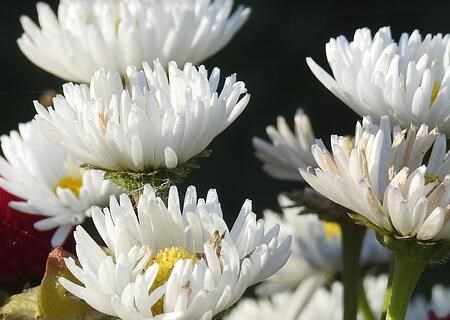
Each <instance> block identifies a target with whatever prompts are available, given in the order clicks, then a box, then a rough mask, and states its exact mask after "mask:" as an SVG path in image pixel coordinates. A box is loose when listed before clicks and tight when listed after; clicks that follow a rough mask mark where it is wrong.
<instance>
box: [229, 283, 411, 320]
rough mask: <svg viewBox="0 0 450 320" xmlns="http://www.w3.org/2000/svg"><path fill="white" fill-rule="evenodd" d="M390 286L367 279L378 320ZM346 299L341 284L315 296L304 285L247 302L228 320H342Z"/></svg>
mask: <svg viewBox="0 0 450 320" xmlns="http://www.w3.org/2000/svg"><path fill="white" fill-rule="evenodd" d="M386 285H387V276H386V275H380V276H378V277H373V276H368V277H366V278H365V279H364V288H365V290H366V293H367V300H368V301H369V304H370V307H371V309H372V311H373V313H374V314H375V315H376V316H378V317H377V319H379V315H380V314H381V311H382V307H383V300H384V293H385V291H386ZM299 293H301V294H299ZM342 297H343V286H342V284H341V283H340V282H334V283H333V284H332V285H331V288H330V290H328V289H326V288H319V289H317V290H316V291H315V292H314V293H313V294H311V292H310V291H309V287H308V286H306V285H304V284H302V285H301V286H300V287H299V288H298V289H297V290H296V291H295V292H281V293H277V294H275V295H274V296H272V298H271V299H261V300H254V299H244V300H242V301H241V302H240V303H239V304H238V305H237V306H236V308H235V309H233V311H232V312H231V313H230V315H229V316H227V317H226V318H225V319H226V320H245V319H261V320H272V319H283V320H311V319H326V320H342ZM299 306H301V307H299ZM362 319H364V317H363V316H362V315H361V314H358V320H362ZM412 319H413V318H411V320H412ZM416 319H418V318H416Z"/></svg>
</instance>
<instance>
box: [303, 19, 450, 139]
mask: <svg viewBox="0 0 450 320" xmlns="http://www.w3.org/2000/svg"><path fill="white" fill-rule="evenodd" d="M449 53H450V35H448V34H446V35H442V34H437V35H435V36H433V35H431V34H427V35H426V36H425V37H424V38H422V36H421V35H420V33H419V31H418V30H415V31H414V32H413V33H412V34H411V35H408V34H407V33H403V34H402V35H401V37H400V40H399V41H398V43H397V42H395V41H394V40H393V39H392V36H391V30H390V28H389V27H384V28H381V29H380V30H379V31H378V32H377V33H376V34H375V35H374V36H373V37H372V35H371V32H370V30H369V29H367V28H364V29H358V30H356V32H355V35H354V37H353V41H350V42H349V41H348V40H347V39H346V38H345V37H344V36H339V37H337V38H336V39H334V38H332V39H330V41H329V42H328V43H327V45H326V55H327V59H328V63H329V64H330V67H331V71H332V75H333V77H332V76H330V75H329V74H328V73H327V72H326V71H325V70H323V69H322V68H321V67H319V66H318V65H317V64H316V63H315V62H314V61H313V60H312V59H311V58H308V59H307V63H308V66H309V67H310V69H311V71H312V72H313V73H314V75H315V76H316V77H317V78H318V79H319V81H320V82H322V84H323V85H324V86H325V87H326V88H327V89H328V90H330V91H331V92H332V93H333V94H334V95H336V97H338V98H339V99H340V100H342V101H343V102H344V103H345V104H347V105H348V106H349V107H350V108H351V109H352V110H353V111H355V112H356V113H357V114H359V115H361V116H366V115H369V116H371V117H373V118H374V119H377V118H379V117H380V116H381V115H389V116H390V117H391V118H392V120H393V121H395V122H396V123H399V124H400V125H401V126H402V127H403V128H408V127H409V125H410V124H411V123H412V124H414V125H416V126H420V125H421V124H427V125H428V126H430V127H438V128H439V130H440V131H441V132H445V133H447V134H449V133H450V96H449V95H450V92H449V85H450V59H449V58H448V57H449Z"/></svg>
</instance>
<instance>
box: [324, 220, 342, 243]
mask: <svg viewBox="0 0 450 320" xmlns="http://www.w3.org/2000/svg"><path fill="white" fill-rule="evenodd" d="M323 228H324V230H325V236H326V238H327V240H331V239H332V238H334V237H340V236H341V227H340V226H339V224H337V223H335V222H325V223H324V225H323Z"/></svg>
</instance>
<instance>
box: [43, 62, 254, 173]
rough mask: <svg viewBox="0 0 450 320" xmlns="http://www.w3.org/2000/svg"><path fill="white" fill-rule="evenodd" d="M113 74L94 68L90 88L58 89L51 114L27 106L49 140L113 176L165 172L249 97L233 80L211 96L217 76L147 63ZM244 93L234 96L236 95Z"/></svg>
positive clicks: (200, 145)
mask: <svg viewBox="0 0 450 320" xmlns="http://www.w3.org/2000/svg"><path fill="white" fill-rule="evenodd" d="M153 66H154V68H153V69H151V68H150V67H149V66H148V65H147V64H146V63H144V70H143V71H138V70H137V69H136V68H131V67H130V68H129V69H128V71H127V83H128V85H127V88H126V89H124V88H123V86H122V82H121V79H120V76H119V74H118V73H116V72H106V71H103V70H99V71H98V72H96V73H95V75H94V77H93V79H92V81H91V86H90V88H89V87H87V86H86V85H74V84H66V85H64V87H63V89H64V96H57V97H56V98H54V100H53V103H54V108H48V109H46V108H44V107H43V106H42V105H40V104H39V103H37V102H36V103H35V105H36V110H37V112H38V115H36V120H37V122H38V125H39V126H40V127H41V129H42V130H43V132H45V133H46V134H47V135H48V136H49V137H50V138H51V139H52V140H53V141H55V142H57V143H58V144H60V145H61V146H62V147H63V148H64V149H65V150H66V151H67V152H68V153H70V154H72V155H73V156H74V157H76V158H77V159H80V160H81V161H83V162H84V163H87V164H89V165H93V166H96V167H99V168H103V169H108V170H117V171H133V172H143V171H151V170H156V169H158V168H168V169H173V168H175V167H176V166H177V165H179V164H183V163H185V162H186V161H188V160H189V159H191V158H192V157H194V156H196V155H198V154H199V153H201V152H202V151H204V150H205V148H206V147H207V146H208V144H209V143H210V142H211V141H212V140H213V139H214V137H215V136H216V135H218V134H219V133H220V132H222V131H223V130H224V129H225V128H227V127H228V126H229V125H230V124H231V123H232V122H233V121H234V120H235V119H236V118H237V117H238V116H239V114H240V113H241V112H242V111H243V110H244V108H245V107H246V105H247V103H248V101H249V99H250V95H249V94H247V93H246V92H247V89H246V88H245V84H244V83H243V82H241V81H236V75H235V74H234V75H232V76H229V77H227V78H226V79H225V82H224V84H223V88H222V90H221V91H220V92H217V87H218V84H219V80H220V71H219V69H217V68H215V69H214V70H213V71H212V72H211V75H210V77H209V79H208V72H207V71H206V69H205V68H204V67H203V66H201V67H199V68H198V69H197V68H196V67H194V66H192V65H191V64H186V65H185V66H184V68H183V69H179V68H178V67H177V65H176V63H174V62H171V63H170V64H169V69H168V72H167V73H166V71H165V70H164V68H163V67H162V65H161V63H159V62H158V61H154V64H153ZM242 95H244V96H243V97H242V98H241V96H242Z"/></svg>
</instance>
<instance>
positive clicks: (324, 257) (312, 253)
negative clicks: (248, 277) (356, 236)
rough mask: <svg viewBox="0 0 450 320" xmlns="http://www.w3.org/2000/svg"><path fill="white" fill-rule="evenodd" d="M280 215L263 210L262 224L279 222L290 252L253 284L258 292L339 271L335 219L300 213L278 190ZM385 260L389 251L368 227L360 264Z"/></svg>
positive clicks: (338, 232) (339, 239)
mask: <svg viewBox="0 0 450 320" xmlns="http://www.w3.org/2000/svg"><path fill="white" fill-rule="evenodd" d="M278 202H279V205H280V207H281V208H283V212H282V215H281V216H280V215H279V214H278V213H275V212H273V211H270V210H266V211H265V212H264V221H265V222H266V225H269V226H270V225H280V227H281V234H282V236H291V237H292V248H291V250H292V253H291V256H290V257H289V260H288V262H287V263H286V265H285V266H284V267H283V268H282V269H281V270H280V271H279V272H277V273H276V274H274V275H273V276H272V277H270V278H269V279H267V280H266V281H264V282H263V283H262V284H261V285H259V286H258V287H257V290H256V292H257V293H258V294H260V295H269V294H272V293H274V292H279V291H284V290H290V289H294V288H296V287H297V286H298V285H299V284H300V283H301V282H303V281H305V280H306V279H308V278H317V279H318V280H319V281H322V283H323V282H324V281H326V279H327V278H328V277H329V276H330V275H335V274H337V273H339V272H341V271H342V231H341V229H340V227H339V225H338V224H337V223H333V222H324V221H321V220H319V217H318V216H317V215H316V214H311V213H308V214H305V213H302V211H303V210H304V208H302V207H293V206H295V203H294V202H293V201H292V200H290V199H289V198H287V197H286V196H285V195H283V194H280V195H279V197H278ZM388 262H389V252H388V250H386V249H385V248H384V247H382V246H381V245H380V244H379V243H378V241H377V239H376V237H375V234H374V233H373V232H372V231H370V230H369V231H368V232H367V233H366V235H365V238H364V242H363V245H362V250H361V257H360V265H361V266H362V267H367V266H372V265H375V264H382V263H388Z"/></svg>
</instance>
